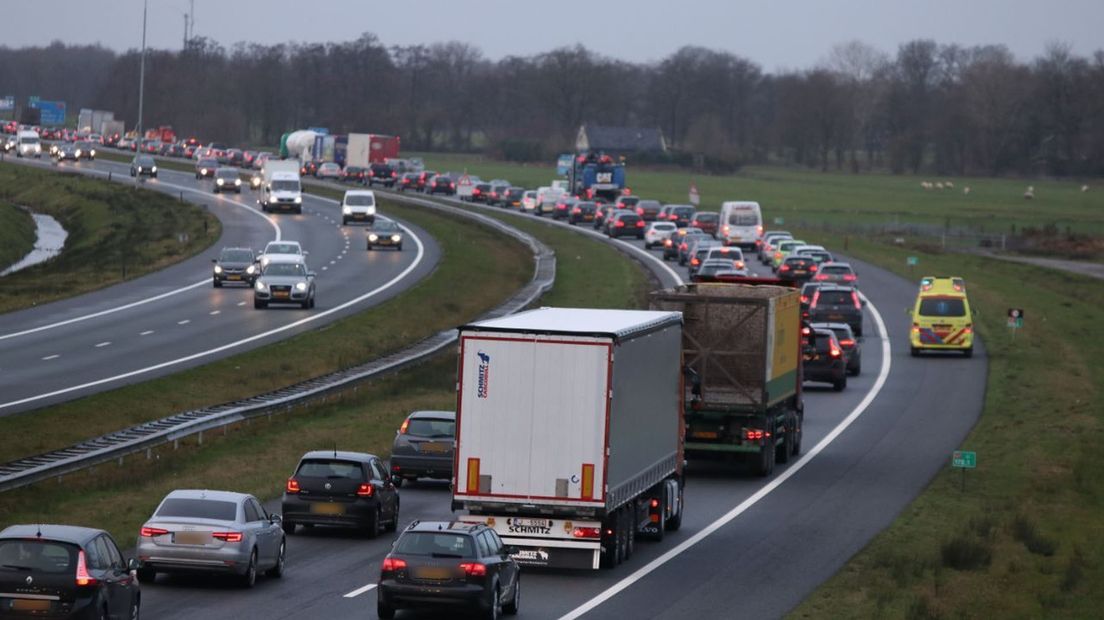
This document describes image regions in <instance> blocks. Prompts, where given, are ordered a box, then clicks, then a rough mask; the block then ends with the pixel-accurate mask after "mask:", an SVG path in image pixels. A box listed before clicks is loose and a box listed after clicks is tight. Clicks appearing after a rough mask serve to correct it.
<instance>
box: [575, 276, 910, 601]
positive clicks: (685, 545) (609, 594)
mask: <svg viewBox="0 0 1104 620" xmlns="http://www.w3.org/2000/svg"><path fill="white" fill-rule="evenodd" d="M860 294H861V293H860ZM863 298H864V299H865V298H866V296H865V295H863ZM866 307H867V308H869V309H870V313H871V314H872V315H873V316H874V322H875V323H877V325H878V332H879V333H880V334H881V335H882V337H881V340H882V368H881V370H880V371H879V372H878V379H877V380H876V381H875V382H874V386H873V387H872V388H870V391H869V392H867V393H866V397H864V398H863V399H862V401H861V402H859V404H858V405H856V406H855V408H854V409H853V410H852V411H851V413H850V414H848V415H847V417H846V418H844V419H843V420H842V421H841V422H840V423H839V424H837V425H836V427H835V428H833V429H832V431H831V432H829V433H828V434H827V435H826V436H825V437H824V439H821V440H820V441H819V442H818V443H817V445H816V446H814V447H813V449H812V450H810V451H809V452H807V453H806V454H805V456H803V457H801V459H800V460H798V461H797V462H796V463H794V464H793V465H791V466H790V467H788V468H787V469H786V471H784V472H782V474H781V475H779V476H778V477H777V478H775V479H774V480H772V481H770V482H769V483H767V484H766V485H764V486H763V487H762V488H761V489H759V490H758V491H756V492H755V493H754V494H752V495H751V497H748V498H747V499H745V500H744V501H742V502H740V503H739V504H738V505H737V506H736V507H735V508H733V509H732V510H730V511H728V512H727V513H725V514H724V515H722V516H721V517H720V518H718V519H717V520H716V521H714V522H712V523H710V524H709V525H707V526H706V527H705V528H703V529H702V530H701V531H699V532H698V533H696V534H694V535H693V536H691V537H690V538H688V539H686V540H684V541H683V542H682V543H681V544H679V545H678V546H677V547H674V548H673V549H671V550H670V551H668V552H667V553H664V554H663V555H661V556H659V557H658V558H656V559H654V560H652V561H651V562H648V563H647V564H646V565H644V566H642V567H641V568H639V569H637V570H636V572H634V573H632V574H631V575H629V576H628V577H625V578H624V579H622V580H621V581H618V582H617V583H615V584H614V585H612V586H610V587H609V588H608V589H606V590H604V591H602V592H601V593H600V594H598V595H597V596H595V597H594V598H592V599H590V600H589V601H587V602H585V603H583V604H582V605H579V606H578V607H576V608H575V609H572V610H571V611H569V612H568V613H566V614H564V615H563V616H561V617H560V620H574V619H575V618H578V617H580V616H582V615H583V614H585V613H587V612H590V611H592V610H594V609H595V608H596V607H598V606H599V605H601V604H602V603H605V602H606V601H608V600H610V599H611V598H613V597H614V596H616V595H617V594H619V593H620V592H622V591H624V590H625V589H627V588H628V587H629V586H631V585H633V584H634V583H636V582H638V581H640V580H641V579H643V578H644V577H647V576H648V574H649V573H651V572H653V571H655V570H656V569H657V568H659V567H660V566H663V565H664V564H666V563H667V562H669V561H671V560H673V559H674V558H675V557H677V556H678V555H680V554H682V553H683V552H685V551H687V550H688V549H690V548H691V547H693V546H694V545H696V544H698V543H699V542H701V541H702V540H704V539H705V538H706V537H708V536H709V535H710V534H712V533H713V532H716V531H717V530H719V529H721V528H722V527H724V526H725V525H728V523H729V522H731V521H732V520H733V519H735V518H736V517H738V516H740V515H741V514H743V513H744V512H745V511H746V510H747V509H748V508H751V507H752V506H754V505H755V504H757V503H758V502H759V501H760V500H762V499H763V498H764V497H766V496H767V495H769V494H770V493H771V492H772V491H774V490H775V489H777V488H778V487H779V486H781V485H782V483H784V482H786V481H787V480H789V479H790V478H792V477H793V476H795V475H797V472H799V471H801V470H802V469H803V468H804V467H805V466H806V465H808V464H809V462H810V461H812V460H813V459H814V458H816V456H817V455H818V454H820V453H821V452H823V451H824V449H825V448H827V447H828V445H829V444H831V443H832V442H833V441H835V440H836V438H837V437H839V436H840V435H841V434H842V433H843V431H845V430H847V427H849V426H851V424H852V423H853V422H854V421H855V420H857V419H858V418H859V416H861V415H862V414H863V412H864V411H866V409H867V407H869V406H870V403H872V402H874V399H875V398H877V396H878V393H879V392H881V391H882V387H883V386H884V385H885V382H886V378H887V377H889V369H890V366H891V365H892V361H891V358H890V347H889V336H888V332H887V331H886V326H885V322H884V321H882V315H881V313H879V312H878V309H877V308H875V307H874V304H872V303H870V302H869V300H867V305H866Z"/></svg>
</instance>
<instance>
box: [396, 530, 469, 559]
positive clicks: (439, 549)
mask: <svg viewBox="0 0 1104 620" xmlns="http://www.w3.org/2000/svg"><path fill="white" fill-rule="evenodd" d="M395 553H396V554H399V555H425V556H433V555H437V556H444V557H462V558H466V557H472V556H474V555H475V545H473V544H472V539H471V536H467V535H465V534H453V533H448V532H407V533H405V534H403V535H402V536H401V537H400V538H399V540H398V542H396V543H395Z"/></svg>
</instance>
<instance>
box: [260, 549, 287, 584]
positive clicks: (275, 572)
mask: <svg viewBox="0 0 1104 620" xmlns="http://www.w3.org/2000/svg"><path fill="white" fill-rule="evenodd" d="M286 563H287V543H286V542H285V541H282V540H281V541H280V553H279V555H277V556H276V566H273V567H272V568H270V569H268V570H267V571H265V575H268V576H269V577H275V578H277V579H279V578H280V577H283V576H284V565H285V564H286Z"/></svg>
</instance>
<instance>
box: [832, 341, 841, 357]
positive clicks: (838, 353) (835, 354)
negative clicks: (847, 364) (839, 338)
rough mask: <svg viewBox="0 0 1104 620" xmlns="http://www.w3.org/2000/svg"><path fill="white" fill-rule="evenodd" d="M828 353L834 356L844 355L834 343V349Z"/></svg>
mask: <svg viewBox="0 0 1104 620" xmlns="http://www.w3.org/2000/svg"><path fill="white" fill-rule="evenodd" d="M828 354H829V355H831V356H832V357H839V356H841V355H843V353H842V352H841V351H840V350H839V349H838V348H836V345H834V344H833V345H832V349H831V350H830V351H829V352H828Z"/></svg>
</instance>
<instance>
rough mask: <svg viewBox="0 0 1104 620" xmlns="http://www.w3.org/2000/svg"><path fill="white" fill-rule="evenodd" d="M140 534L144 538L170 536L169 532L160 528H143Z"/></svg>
mask: <svg viewBox="0 0 1104 620" xmlns="http://www.w3.org/2000/svg"><path fill="white" fill-rule="evenodd" d="M139 532H140V533H141V535H142V537H143V538H153V537H154V536H161V535H164V534H168V533H169V530H163V529H161V528H159V527H143V528H142V529H141V530H139Z"/></svg>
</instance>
